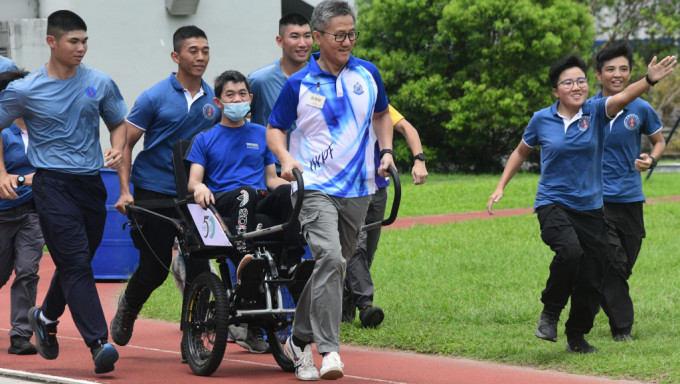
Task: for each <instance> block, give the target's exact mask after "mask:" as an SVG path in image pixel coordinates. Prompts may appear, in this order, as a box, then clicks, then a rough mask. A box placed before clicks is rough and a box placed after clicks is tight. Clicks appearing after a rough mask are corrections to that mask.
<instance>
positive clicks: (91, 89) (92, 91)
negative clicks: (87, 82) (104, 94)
mask: <svg viewBox="0 0 680 384" xmlns="http://www.w3.org/2000/svg"><path fill="white" fill-rule="evenodd" d="M85 94H86V95H87V96H88V97H95V96H97V90H96V89H94V87H87V88H85Z"/></svg>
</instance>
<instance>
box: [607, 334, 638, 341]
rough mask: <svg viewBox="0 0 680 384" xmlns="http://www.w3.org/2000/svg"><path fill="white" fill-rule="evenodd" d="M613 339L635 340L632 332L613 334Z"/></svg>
mask: <svg viewBox="0 0 680 384" xmlns="http://www.w3.org/2000/svg"><path fill="white" fill-rule="evenodd" d="M612 339H614V341H623V342H626V341H634V340H635V338H634V337H633V335H631V334H630V333H617V334H616V335H612Z"/></svg>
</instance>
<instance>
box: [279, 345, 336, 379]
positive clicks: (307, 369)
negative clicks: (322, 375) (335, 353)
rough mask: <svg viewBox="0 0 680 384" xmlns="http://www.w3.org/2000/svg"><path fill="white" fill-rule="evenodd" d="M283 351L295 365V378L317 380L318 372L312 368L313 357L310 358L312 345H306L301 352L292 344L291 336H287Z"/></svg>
mask: <svg viewBox="0 0 680 384" xmlns="http://www.w3.org/2000/svg"><path fill="white" fill-rule="evenodd" d="M283 350H284V351H285V352H286V356H288V358H289V359H291V360H293V363H295V376H297V378H298V380H302V381H316V380H319V372H318V371H317V370H316V367H315V366H314V357H313V356H312V344H307V346H306V347H305V349H304V351H303V350H302V349H300V348H298V347H297V346H295V344H293V336H292V335H291V336H288V340H286V344H285V345H284V346H283ZM324 360H325V358H324ZM338 361H339V359H338Z"/></svg>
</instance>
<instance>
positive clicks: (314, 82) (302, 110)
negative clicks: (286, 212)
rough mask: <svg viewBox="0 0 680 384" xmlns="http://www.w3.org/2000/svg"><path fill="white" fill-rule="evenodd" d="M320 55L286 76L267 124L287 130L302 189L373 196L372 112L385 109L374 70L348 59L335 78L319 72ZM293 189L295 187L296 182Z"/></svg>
mask: <svg viewBox="0 0 680 384" xmlns="http://www.w3.org/2000/svg"><path fill="white" fill-rule="evenodd" d="M318 58H319V53H315V54H313V55H312V57H311V58H310V61H309V65H307V66H306V67H305V68H304V69H302V70H300V71H299V72H297V73H295V74H294V75H292V76H291V77H289V78H288V81H286V84H284V86H283V89H281V94H280V95H279V98H278V99H277V100H276V103H275V104H274V107H273V109H272V112H271V114H270V115H269V124H271V126H272V127H276V128H279V129H282V130H288V129H289V127H290V126H291V124H293V123H295V124H296V126H297V128H296V129H295V130H294V131H293V132H292V133H291V134H290V141H289V148H290V153H291V155H292V156H293V158H295V159H296V160H297V161H298V162H299V163H300V164H301V165H302V168H303V170H304V173H303V175H304V180H305V189H311V190H318V191H322V192H324V193H326V194H328V195H331V196H338V197H359V196H366V195H371V194H373V193H375V188H376V187H375V141H376V136H375V132H374V130H373V122H372V118H373V113H374V112H382V111H384V110H385V109H386V108H387V106H388V101H387V96H386V95H385V87H384V85H383V82H382V78H381V77H380V73H379V72H378V69H377V68H376V67H375V66H374V65H373V64H372V63H370V62H368V61H365V60H361V59H357V58H355V57H354V56H350V57H349V60H348V62H347V64H346V65H345V67H344V68H343V69H342V71H341V72H340V74H339V75H338V76H337V77H336V76H334V75H333V74H330V73H328V72H324V71H323V70H321V68H319V65H318V64H317V63H316V61H317V60H318ZM292 185H293V190H294V189H295V184H292Z"/></svg>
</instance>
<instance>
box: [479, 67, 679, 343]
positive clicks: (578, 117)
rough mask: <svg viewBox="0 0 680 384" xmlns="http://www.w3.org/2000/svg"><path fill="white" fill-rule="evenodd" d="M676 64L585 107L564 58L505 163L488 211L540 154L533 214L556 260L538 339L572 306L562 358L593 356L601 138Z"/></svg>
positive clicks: (553, 334) (603, 245) (601, 255)
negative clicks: (549, 97) (536, 151)
mask: <svg viewBox="0 0 680 384" xmlns="http://www.w3.org/2000/svg"><path fill="white" fill-rule="evenodd" d="M675 64H676V62H675V58H674V57H666V58H664V59H663V60H661V61H660V62H659V63H657V62H656V57H655V58H654V59H653V60H652V62H651V63H650V64H649V66H648V74H647V76H646V78H645V79H642V80H640V81H638V82H636V83H634V84H631V85H630V86H629V87H627V88H626V89H625V90H623V91H622V92H620V93H618V94H616V95H614V96H611V97H608V98H606V99H589V100H587V101H586V98H587V96H588V80H587V79H586V77H585V76H586V75H585V72H586V65H585V62H583V60H582V59H580V58H579V57H577V56H573V55H572V56H569V57H567V58H565V59H562V60H559V61H557V62H556V63H554V64H553V65H552V67H551V68H550V71H549V79H550V83H551V85H552V87H553V89H552V92H553V95H554V96H555V97H556V98H557V99H558V100H557V102H556V103H555V104H553V105H552V106H551V107H548V108H545V109H542V110H540V111H538V112H536V113H535V114H534V116H533V117H532V118H531V120H530V121H529V125H528V126H527V129H526V131H525V132H524V135H523V136H522V141H521V142H520V143H519V145H518V146H517V149H515V151H514V152H513V153H512V154H511V155H510V158H509V159H508V163H507V164H506V166H505V170H504V171H503V175H502V176H501V178H500V180H499V181H498V185H497V186H496V190H495V191H494V192H493V193H492V194H491V196H489V200H488V203H487V210H488V211H489V213H490V214H491V213H492V206H493V204H494V203H496V202H498V201H499V200H500V199H501V198H502V197H503V190H504V189H505V186H506V185H507V184H508V182H509V181H510V179H512V177H513V176H514V175H515V173H517V171H518V170H519V169H520V166H521V165H522V163H523V162H524V160H525V159H526V158H527V156H528V155H529V153H530V152H531V150H532V149H533V148H534V147H535V146H537V145H540V146H541V180H540V181H539V183H538V191H537V192H536V202H535V204H534V210H535V211H536V214H537V216H538V221H539V223H540V226H541V239H542V240H543V242H545V243H546V245H548V246H550V248H551V249H552V250H553V251H554V252H555V256H554V257H553V260H552V263H551V264H550V275H549V276H548V281H547V282H546V287H545V289H544V290H543V293H542V296H541V301H542V302H543V311H542V312H541V315H540V318H539V320H538V327H537V329H536V332H535V335H536V337H538V338H541V339H544V340H549V341H553V342H556V341H557V323H558V321H559V317H560V314H561V312H562V310H563V309H564V307H565V306H566V305H567V301H568V300H569V299H571V309H570V311H569V319H568V320H567V322H566V325H565V328H566V330H565V333H566V335H567V350H568V351H571V352H578V353H592V352H595V351H596V348H595V347H593V346H592V345H590V344H589V343H588V342H587V341H586V340H585V338H584V335H586V334H587V333H588V332H590V330H591V329H592V327H593V320H594V319H595V315H596V314H597V312H598V310H599V302H600V286H601V284H602V279H603V277H604V271H605V260H606V258H607V256H608V254H609V244H608V241H607V225H606V223H605V219H604V212H603V210H602V189H603V187H602V154H603V152H604V141H605V132H606V129H608V127H609V122H610V120H611V118H612V117H613V116H616V114H617V113H619V111H621V110H622V109H623V108H625V107H626V105H628V104H629V103H631V102H632V101H633V100H635V99H636V98H637V97H638V96H640V95H641V94H642V93H643V92H644V91H646V90H647V89H648V88H649V87H650V85H651V84H653V83H655V82H656V81H659V80H661V79H662V78H664V77H665V76H666V75H668V74H669V73H670V72H672V71H673V67H674V66H675Z"/></svg>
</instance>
